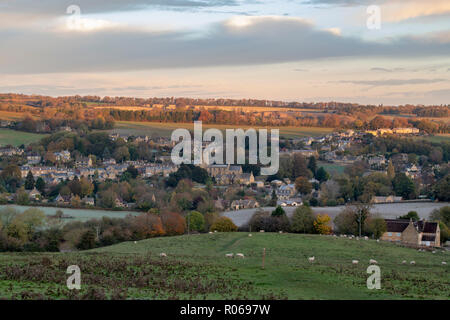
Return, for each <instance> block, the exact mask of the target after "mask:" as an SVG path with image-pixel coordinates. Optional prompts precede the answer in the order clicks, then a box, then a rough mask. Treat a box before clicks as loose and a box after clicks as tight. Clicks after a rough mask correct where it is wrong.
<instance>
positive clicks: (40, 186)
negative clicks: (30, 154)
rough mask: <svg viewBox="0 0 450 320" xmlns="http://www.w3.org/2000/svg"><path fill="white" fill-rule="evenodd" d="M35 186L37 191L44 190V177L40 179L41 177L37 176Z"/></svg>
mask: <svg viewBox="0 0 450 320" xmlns="http://www.w3.org/2000/svg"><path fill="white" fill-rule="evenodd" d="M35 186H36V189H38V190H39V192H41V193H42V192H44V189H45V181H44V179H42V178H41V177H38V178H37V180H36V184H35Z"/></svg>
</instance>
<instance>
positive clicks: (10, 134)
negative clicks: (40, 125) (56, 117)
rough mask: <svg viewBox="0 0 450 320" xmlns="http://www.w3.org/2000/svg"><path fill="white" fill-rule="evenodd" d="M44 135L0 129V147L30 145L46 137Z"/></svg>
mask: <svg viewBox="0 0 450 320" xmlns="http://www.w3.org/2000/svg"><path fill="white" fill-rule="evenodd" d="M46 136H47V135H46V134H37V133H29V132H23V131H16V130H12V129H5V128H0V146H6V145H9V144H10V145H13V146H20V145H22V144H25V145H27V144H30V143H32V142H37V141H39V140H41V139H42V138H44V137H46Z"/></svg>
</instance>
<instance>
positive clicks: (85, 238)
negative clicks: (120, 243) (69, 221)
mask: <svg viewBox="0 0 450 320" xmlns="http://www.w3.org/2000/svg"><path fill="white" fill-rule="evenodd" d="M95 237H96V235H95V232H94V230H92V229H90V230H87V231H86V232H84V233H83V234H82V236H81V238H80V241H79V242H78V244H77V248H78V249H80V250H89V249H93V248H95Z"/></svg>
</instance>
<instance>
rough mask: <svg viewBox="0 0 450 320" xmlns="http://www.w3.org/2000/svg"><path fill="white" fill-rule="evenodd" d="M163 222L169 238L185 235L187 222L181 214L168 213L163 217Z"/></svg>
mask: <svg viewBox="0 0 450 320" xmlns="http://www.w3.org/2000/svg"><path fill="white" fill-rule="evenodd" d="M161 221H162V223H163V226H164V230H165V231H166V234H167V235H168V236H175V235H181V234H184V232H185V228H186V221H185V219H184V218H183V217H182V216H181V215H180V214H178V213H176V212H166V213H164V214H162V215H161Z"/></svg>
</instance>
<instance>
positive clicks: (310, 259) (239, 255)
mask: <svg viewBox="0 0 450 320" xmlns="http://www.w3.org/2000/svg"><path fill="white" fill-rule="evenodd" d="M260 232H264V230H261V231H260ZM210 233H213V232H210ZM280 233H282V231H280ZM248 236H249V237H252V234H251V233H250V234H249V235H248ZM334 236H335V237H336V235H334ZM341 237H344V238H347V235H341ZM348 238H350V239H353V238H355V239H356V240H359V237H355V236H353V235H351V236H348ZM364 240H369V238H368V237H364ZM379 241H380V240H378V239H377V242H379ZM134 244H137V241H134ZM418 251H425V249H418ZM432 253H436V251H435V250H434V251H432ZM159 256H160V257H167V253H165V252H161V253H160V254H159ZM225 257H227V258H233V257H237V258H242V259H243V258H245V256H244V254H243V253H236V255H235V254H234V253H226V254H225ZM315 260H316V258H315V257H314V256H313V257H308V261H309V262H311V263H313V262H314V261H315ZM358 263H359V260H352V264H353V265H357V264H358ZM369 264H378V262H377V260H375V259H370V260H369ZM402 264H407V261H406V260H403V261H402ZM409 264H411V265H415V264H416V261H414V260H412V261H410V262H409ZM442 265H447V262H445V261H442Z"/></svg>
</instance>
